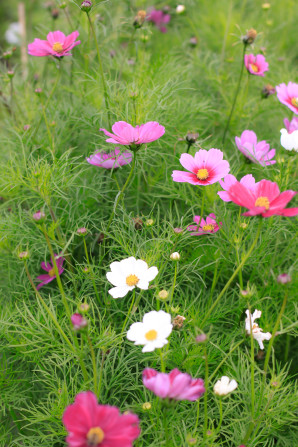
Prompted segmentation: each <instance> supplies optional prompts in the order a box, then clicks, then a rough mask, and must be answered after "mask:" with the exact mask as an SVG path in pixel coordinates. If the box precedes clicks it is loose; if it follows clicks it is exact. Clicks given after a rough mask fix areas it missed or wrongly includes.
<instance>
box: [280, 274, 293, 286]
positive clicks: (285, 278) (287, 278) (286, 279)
mask: <svg viewBox="0 0 298 447" xmlns="http://www.w3.org/2000/svg"><path fill="white" fill-rule="evenodd" d="M291 281H292V278H291V276H290V275H288V274H287V273H282V274H281V275H278V277H277V282H278V283H279V284H287V283H289V282H291Z"/></svg>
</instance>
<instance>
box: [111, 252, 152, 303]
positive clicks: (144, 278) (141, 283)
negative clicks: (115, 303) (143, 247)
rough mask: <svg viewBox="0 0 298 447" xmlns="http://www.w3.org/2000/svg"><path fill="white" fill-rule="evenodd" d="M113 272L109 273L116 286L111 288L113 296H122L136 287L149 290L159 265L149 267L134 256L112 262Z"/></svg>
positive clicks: (112, 282)
mask: <svg viewBox="0 0 298 447" xmlns="http://www.w3.org/2000/svg"><path fill="white" fill-rule="evenodd" d="M110 269H111V272H108V273H107V275H106V276H107V279H108V281H109V282H110V283H111V284H113V285H114V286H115V287H113V288H112V289H110V290H109V294H110V295H112V297H113V298H122V297H124V296H125V295H126V294H127V293H128V292H130V291H131V290H133V289H134V288H135V287H138V288H139V289H143V290H147V289H148V287H149V282H150V281H152V280H153V279H154V278H155V277H156V275H157V274H158V269H157V267H150V268H149V267H148V264H147V263H146V262H145V261H142V260H141V259H138V260H137V259H136V258H134V257H133V256H131V257H130V258H126V259H123V260H122V261H116V262H112V264H111V265H110Z"/></svg>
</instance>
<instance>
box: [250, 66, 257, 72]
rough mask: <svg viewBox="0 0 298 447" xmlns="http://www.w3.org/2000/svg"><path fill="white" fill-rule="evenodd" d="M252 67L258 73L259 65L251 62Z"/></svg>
mask: <svg viewBox="0 0 298 447" xmlns="http://www.w3.org/2000/svg"><path fill="white" fill-rule="evenodd" d="M250 68H251V69H252V71H254V72H255V73H257V72H258V71H259V67H258V66H257V65H256V64H250Z"/></svg>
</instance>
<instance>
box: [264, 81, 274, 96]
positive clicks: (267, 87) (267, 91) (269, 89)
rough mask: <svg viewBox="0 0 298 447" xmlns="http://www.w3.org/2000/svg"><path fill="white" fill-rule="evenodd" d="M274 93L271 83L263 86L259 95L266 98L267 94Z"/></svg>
mask: <svg viewBox="0 0 298 447" xmlns="http://www.w3.org/2000/svg"><path fill="white" fill-rule="evenodd" d="M274 94H275V87H273V85H271V84H266V85H265V87H263V89H262V93H261V96H262V98H268V96H270V95H274Z"/></svg>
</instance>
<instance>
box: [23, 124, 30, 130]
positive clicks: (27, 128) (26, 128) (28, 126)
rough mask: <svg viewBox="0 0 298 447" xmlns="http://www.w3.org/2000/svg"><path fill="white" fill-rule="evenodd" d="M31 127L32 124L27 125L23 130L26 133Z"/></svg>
mask: <svg viewBox="0 0 298 447" xmlns="http://www.w3.org/2000/svg"><path fill="white" fill-rule="evenodd" d="M30 127H31V126H30V124H25V125H24V127H23V129H24V130H25V131H26V130H29V129H30Z"/></svg>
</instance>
